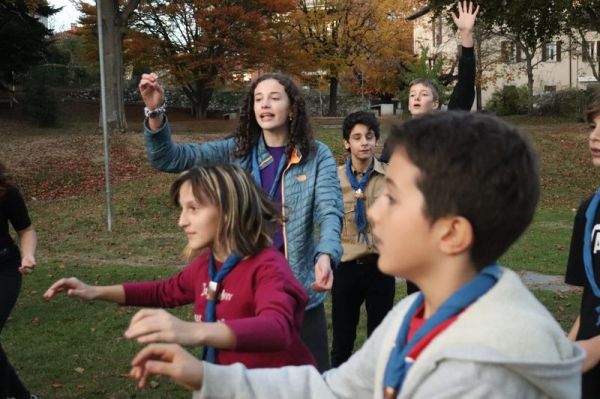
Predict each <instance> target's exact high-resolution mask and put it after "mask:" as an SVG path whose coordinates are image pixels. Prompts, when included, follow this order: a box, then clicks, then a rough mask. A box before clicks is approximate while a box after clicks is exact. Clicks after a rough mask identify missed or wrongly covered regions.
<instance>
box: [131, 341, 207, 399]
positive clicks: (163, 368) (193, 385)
mask: <svg viewBox="0 0 600 399" xmlns="http://www.w3.org/2000/svg"><path fill="white" fill-rule="evenodd" d="M203 371H204V370H203V367H202V362H200V361H199V360H198V359H196V358H195V357H194V356H192V355H191V354H190V353H189V352H187V351H186V350H185V349H183V348H182V347H181V346H179V345H176V344H151V345H148V346H147V347H145V348H144V349H142V350H141V351H140V352H139V353H138V354H137V355H136V356H135V358H134V359H133V360H132V362H131V371H130V372H129V375H130V376H131V377H133V378H135V379H136V380H138V386H139V387H140V388H143V387H144V386H145V385H146V383H147V382H148V379H149V378H150V377H152V376H153V375H164V376H167V377H169V378H171V380H173V382H175V383H176V384H178V385H181V386H182V387H184V388H186V389H189V390H198V389H200V388H201V387H202V378H203Z"/></svg>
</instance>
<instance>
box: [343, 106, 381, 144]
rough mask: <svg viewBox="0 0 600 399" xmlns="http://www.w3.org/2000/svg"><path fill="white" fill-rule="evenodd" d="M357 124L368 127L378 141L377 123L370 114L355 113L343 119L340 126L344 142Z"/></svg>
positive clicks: (374, 117)
mask: <svg viewBox="0 0 600 399" xmlns="http://www.w3.org/2000/svg"><path fill="white" fill-rule="evenodd" d="M359 123H360V124H362V125H365V126H366V127H368V128H369V130H371V131H372V132H373V133H374V134H375V138H376V139H377V140H379V121H378V120H377V117H376V116H375V115H374V114H373V113H372V112H366V111H356V112H353V113H351V114H350V115H348V116H347V117H346V118H344V123H343V125H342V135H343V136H344V140H346V141H348V140H349V139H350V132H351V131H352V129H353V128H354V126H356V125H358V124H359Z"/></svg>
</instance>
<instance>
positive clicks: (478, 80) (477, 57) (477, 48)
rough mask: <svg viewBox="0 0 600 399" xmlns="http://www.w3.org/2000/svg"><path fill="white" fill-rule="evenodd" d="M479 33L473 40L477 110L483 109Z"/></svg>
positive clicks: (480, 39)
mask: <svg viewBox="0 0 600 399" xmlns="http://www.w3.org/2000/svg"><path fill="white" fill-rule="evenodd" d="M481 42H482V38H481V34H479V32H478V33H477V35H476V40H475V62H476V72H475V94H476V97H477V111H479V112H481V111H482V110H483V100H482V98H481V91H482V90H481V82H482V80H483V66H482V60H481V59H482V58H483V57H482V56H481Z"/></svg>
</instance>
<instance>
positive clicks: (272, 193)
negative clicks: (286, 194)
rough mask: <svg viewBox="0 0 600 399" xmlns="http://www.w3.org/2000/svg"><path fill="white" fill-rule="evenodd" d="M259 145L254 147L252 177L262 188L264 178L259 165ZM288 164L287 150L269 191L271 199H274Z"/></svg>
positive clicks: (280, 161)
mask: <svg viewBox="0 0 600 399" xmlns="http://www.w3.org/2000/svg"><path fill="white" fill-rule="evenodd" d="M256 147H257V146H256V145H255V146H253V147H252V177H254V181H255V182H256V184H258V186H259V187H261V188H262V178H261V177H260V167H259V165H258V150H257V148H256ZM286 165H287V156H286V155H285V152H284V153H283V155H281V159H280V160H279V165H277V174H276V175H275V180H273V185H272V186H271V188H270V189H269V190H268V191H267V190H265V191H266V192H267V194H268V195H269V199H273V198H274V197H275V191H276V190H277V186H278V185H279V181H280V180H281V175H282V174H283V169H284V168H285V166H286Z"/></svg>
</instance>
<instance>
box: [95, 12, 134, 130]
mask: <svg viewBox="0 0 600 399" xmlns="http://www.w3.org/2000/svg"><path fill="white" fill-rule="evenodd" d="M97 4H98V6H99V7H101V9H100V11H101V12H102V31H103V35H104V48H103V49H102V50H101V51H102V52H103V55H104V70H105V76H104V78H105V85H106V118H107V123H108V129H109V130H110V131H115V130H116V131H120V132H125V131H126V130H127V121H126V119H125V100H124V94H123V34H124V31H125V26H123V24H126V22H122V21H121V18H120V14H119V8H118V2H117V1H115V0H99V1H98V3H97ZM100 111H101V112H100V125H101V124H102V110H100Z"/></svg>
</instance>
